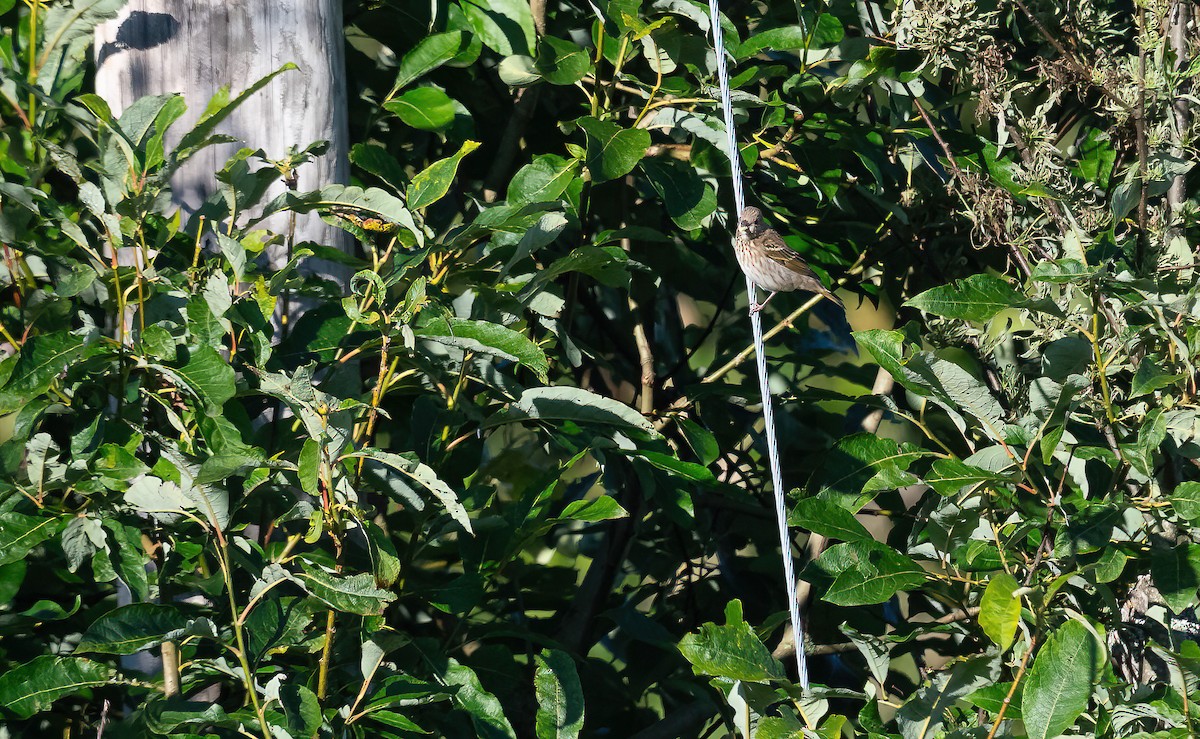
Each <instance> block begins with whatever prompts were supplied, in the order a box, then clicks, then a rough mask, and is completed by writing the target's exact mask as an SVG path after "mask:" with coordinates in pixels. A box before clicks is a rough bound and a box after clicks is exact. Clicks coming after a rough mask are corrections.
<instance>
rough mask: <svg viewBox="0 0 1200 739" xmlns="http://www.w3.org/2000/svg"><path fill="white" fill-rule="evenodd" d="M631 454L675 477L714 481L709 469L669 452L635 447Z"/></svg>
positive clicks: (694, 480) (693, 480)
mask: <svg viewBox="0 0 1200 739" xmlns="http://www.w3.org/2000/svg"><path fill="white" fill-rule="evenodd" d="M632 456H634V457H636V458H639V459H644V460H646V461H647V462H649V463H650V464H651V465H653V466H654V467H657V468H658V469H660V470H663V471H665V472H669V473H671V474H672V475H673V476H675V477H681V478H683V479H685V480H691V481H692V482H707V483H713V482H716V478H715V477H714V476H713V473H712V471H711V470H709V469H708V468H707V467H705V466H704V465H702V464H696V463H695V462H685V461H683V460H681V459H679V458H677V457H673V456H671V455H670V454H663V453H662V452H648V451H645V450H642V449H637V450H635V451H633V452H632Z"/></svg>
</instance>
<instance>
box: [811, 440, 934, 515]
mask: <svg viewBox="0 0 1200 739" xmlns="http://www.w3.org/2000/svg"><path fill="white" fill-rule="evenodd" d="M925 455H926V453H925V452H924V451H922V450H921V449H920V448H919V447H917V446H915V445H913V444H909V443H907V442H904V443H900V444H897V443H896V442H895V441H893V440H892V439H885V438H882V437H879V436H876V435H875V434H868V433H859V434H853V435H851V436H847V437H845V438H843V439H841V440H839V441H838V443H837V445H836V446H834V448H833V450H832V451H831V452H830V453H829V454H828V459H827V460H826V463H825V464H824V465H822V477H821V478H820V486H821V487H820V493H819V495H820V497H823V498H828V499H830V500H833V501H835V502H837V503H839V504H840V505H841V506H842V507H843V508H846V509H848V510H849V511H851V512H852V513H853V512H857V511H858V509H860V508H862V507H863V505H865V504H866V503H867V502H869V501H870V500H871V499H873V498H874V497H875V495H874V494H875V493H877V492H879V491H880V490H889V489H895V488H898V487H903V486H905V485H912V484H914V483H916V482H917V481H918V480H917V477H916V476H915V475H912V474H910V473H909V472H907V469H908V467H909V466H910V465H911V464H912V463H913V462H915V461H916V460H918V459H921V458H922V457H924V456H925Z"/></svg>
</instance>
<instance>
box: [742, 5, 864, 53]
mask: <svg viewBox="0 0 1200 739" xmlns="http://www.w3.org/2000/svg"><path fill="white" fill-rule="evenodd" d="M805 15H806V16H807V17H806V18H805V19H804V20H806V21H807V23H806V25H805V26H803V27H802V26H784V27H783V28H772V29H771V30H769V31H763V32H762V33H756V34H755V35H753V36H751V37H750V38H748V39H746V40H745V41H744V42H742V44H741V46H738V47H736V48H737V52H736V54H735V56H736V57H737V58H738V59H746V58H748V57H751V56H754V55H755V54H757V53H759V52H760V51H762V50H763V49H773V50H775V51H801V50H804V49H820V48H824V47H828V46H833V45H835V44H837V43H838V42H840V41H841V40H842V37H843V36H844V35H845V31H844V29H843V28H842V24H841V22H840V21H839V20H838V19H837V18H836V17H834V16H833V15H831V14H829V13H822V14H821V15H819V16H817V17H816V18H815V21H816V24H815V28H814V27H813V20H814V19H813V18H812V16H811V15H808V14H805ZM806 28H807V29H809V30H808V31H807V32H806Z"/></svg>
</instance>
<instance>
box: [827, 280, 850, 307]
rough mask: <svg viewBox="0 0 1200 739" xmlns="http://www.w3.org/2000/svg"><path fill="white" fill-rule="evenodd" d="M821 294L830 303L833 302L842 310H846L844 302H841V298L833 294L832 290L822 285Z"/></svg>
mask: <svg viewBox="0 0 1200 739" xmlns="http://www.w3.org/2000/svg"><path fill="white" fill-rule="evenodd" d="M821 294H822V295H824V296H825V298H826V299H827V300H829V301H830V302H831V303H835V304H836V305H837V307H839V308H841V309H842V310H846V304H845V303H843V302H842V299H841V298H839V297H838V296H836V295H834V294H833V291H832V290H829V289H827V288H826V287H825V286H824V285H822V286H821Z"/></svg>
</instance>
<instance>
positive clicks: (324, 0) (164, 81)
mask: <svg viewBox="0 0 1200 739" xmlns="http://www.w3.org/2000/svg"><path fill="white" fill-rule="evenodd" d="M95 53H96V62H97V71H96V91H97V92H98V93H99V94H100V95H101V96H102V97H103V98H105V99H106V100H107V101H108V103H109V105H110V106H111V107H112V108H113V111H114V113H118V114H119V113H120V112H121V111H122V110H124V109H125V108H126V107H127V106H128V105H129V104H130V103H132V102H133V101H134V100H137V99H138V98H140V97H142V96H144V95H156V94H163V93H170V92H178V93H181V94H183V96H184V98H185V99H186V100H187V104H188V112H187V114H186V115H185V116H184V117H183V119H181V120H180V121H179V122H178V123H176V124H175V127H174V129H173V133H174V137H173V138H168V143H169V144H174V143H176V142H178V140H179V137H180V136H181V135H182V134H183V133H184V132H186V131H187V130H188V129H189V128H190V127H191V125H192V124H194V123H195V122H196V120H197V119H198V118H199V117H200V113H201V112H203V110H204V108H205V106H206V105H207V104H208V101H209V98H211V97H212V95H213V94H214V93H216V92H217V90H218V89H220V88H221V87H222V86H225V85H228V86H229V87H230V88H231V92H232V94H233V95H237V93H238V92H239V91H241V90H244V89H245V88H247V87H249V86H250V85H251V84H253V83H254V82H255V81H257V80H259V79H261V78H262V77H264V76H266V75H267V74H269V73H270V72H273V71H274V70H276V69H278V68H279V67H280V66H281V65H283V64H285V63H287V62H292V63H294V64H296V65H297V66H298V67H299V68H300V69H299V71H291V72H286V73H284V74H282V75H280V76H278V77H276V78H275V79H274V80H272V81H271V82H270V83H269V84H268V85H267V86H266V87H265V88H263V89H262V90H260V91H259V92H257V93H256V94H254V95H253V96H252V97H251V98H250V99H249V100H247V101H246V102H245V103H243V104H242V105H241V107H240V108H238V110H237V111H235V112H234V113H233V115H232V116H230V118H229V119H228V120H226V121H225V123H224V124H223V125H222V126H221V128H220V129H219V130H220V132H221V133H225V134H228V135H230V136H233V137H234V138H236V139H237V140H238V143H235V144H219V145H216V146H212V147H210V148H208V149H207V150H205V151H203V152H201V153H200V154H198V155H197V156H195V157H194V158H193V159H192V160H191V161H189V162H188V163H187V164H186V165H184V166H183V167H182V168H181V169H180V171H179V172H178V173H176V175H175V177H174V179H173V180H172V189H173V191H174V198H175V202H176V203H177V204H178V205H180V206H181V207H182V208H183V209H184V213H185V214H187V215H190V214H191V213H193V212H195V210H196V209H197V208H199V207H200V205H201V204H202V203H203V202H204V200H205V199H206V198H207V197H209V196H210V195H211V194H212V193H213V192H214V190H215V187H216V184H217V183H216V181H215V179H214V178H213V173H215V172H217V171H218V170H220V169H221V168H222V167H223V166H224V165H225V163H226V161H228V159H229V157H230V156H231V155H232V154H233V153H234V152H236V151H237V149H238V148H240V147H242V146H247V147H250V148H253V149H262V150H263V151H264V152H265V154H266V155H267V156H268V157H269V158H272V159H281V158H283V157H284V155H285V154H286V153H287V151H288V148H289V147H293V146H294V147H298V148H300V149H303V148H304V147H306V146H308V145H309V144H311V143H313V142H314V141H318V140H328V141H329V142H330V147H329V151H328V152H327V153H326V154H325V155H324V156H322V157H320V158H318V159H317V160H316V161H315V162H314V163H312V164H308V165H305V166H303V167H301V168H300V170H299V171H298V175H299V178H298V181H297V183H296V187H297V189H298V190H299V191H301V192H303V191H308V190H318V189H320V188H321V187H322V186H324V185H327V184H331V183H338V182H346V179H347V176H348V170H349V163H348V159H347V152H348V147H349V144H348V141H347V139H348V134H347V122H346V85H345V54H344V35H343V30H342V2H341V0H259V1H258V2H250V3H236V2H234V3H231V2H226V1H225V0H130V2H129V3H128V4H127V5H126V6H125V8H124V9H123V10H122V11H121V14H120V15H119V16H117V18H116V19H115V20H113V21H111V22H109V23H106V24H104V25H102V26H100V27H99V28H98V29H97V31H96V44H95ZM283 187H284V185H283V184H282V183H279V184H278V185H276V186H275V189H274V190H273V191H272V192H271V193H270V195H268V197H271V196H273V195H274V194H276V193H278V192H280V191H282V189H283ZM266 226H267V227H269V228H272V229H273V230H275V231H276V232H278V233H284V234H286V233H287V232H288V228H289V223H288V220H287V218H286V217H284V218H281V219H279V220H276V221H274V222H270V221H269V222H267V224H266ZM302 241H314V242H317V243H320V244H327V245H331V246H336V247H338V248H341V249H343V250H345V249H348V248H349V240H348V239H347V238H346V234H345V233H344V232H342V231H341V230H340V229H337V228H336V227H333V226H330V225H328V224H326V223H324V222H323V221H322V220H321V219H320V217H318V216H317V215H316V214H307V215H302V216H298V217H297V221H296V232H295V242H297V243H299V242H302ZM285 253H286V249H285V248H284V247H276V248H275V249H274V251H272V252H271V253H270V254H269V257H270V259H271V262H272V265H273V266H282V264H283V262H284V261H285V259H284V255H285ZM309 271H311V272H316V273H318V274H321V275H324V276H327V277H330V278H332V279H337V280H338V281H340V282H341V283H342V284H343V285H345V283H346V281H347V279H348V277H349V275H348V272H347V271H346V270H345V269H344V268H341V267H338V266H337V265H332V264H330V263H328V262H325V263H316V264H315V265H312V266H311V267H310V270H309Z"/></svg>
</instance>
